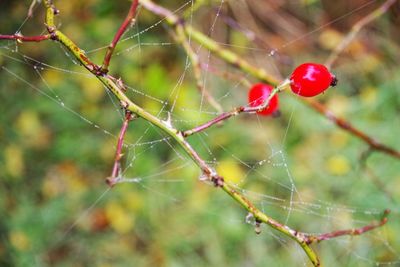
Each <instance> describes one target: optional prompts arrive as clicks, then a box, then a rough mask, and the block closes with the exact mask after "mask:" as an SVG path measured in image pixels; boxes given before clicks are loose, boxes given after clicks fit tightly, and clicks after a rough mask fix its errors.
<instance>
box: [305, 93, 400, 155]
mask: <svg viewBox="0 0 400 267" xmlns="http://www.w3.org/2000/svg"><path fill="white" fill-rule="evenodd" d="M304 101H305V102H306V103H308V104H309V106H310V107H311V108H313V109H314V110H315V111H317V112H318V113H319V114H321V115H322V116H324V117H326V118H328V119H329V120H330V121H332V122H333V123H335V124H336V125H337V126H338V127H340V128H342V129H343V130H345V131H347V132H350V133H351V134H352V135H353V136H356V137H358V138H360V139H361V140H363V141H364V142H365V143H367V144H368V145H369V146H370V147H371V149H372V151H374V150H375V151H380V152H384V153H386V154H388V155H390V156H392V157H395V158H399V159H400V152H399V151H397V150H395V149H393V148H391V147H389V146H386V145H384V144H382V143H380V142H378V141H377V140H375V139H373V138H372V137H370V136H368V135H367V134H365V133H364V132H363V131H361V130H359V129H357V128H355V127H354V126H353V125H351V124H350V122H348V121H346V120H345V119H343V118H340V117H337V116H335V115H334V114H333V113H332V112H331V111H329V110H328V109H327V108H326V107H325V106H324V105H322V104H321V103H319V102H317V101H313V100H311V99H306V100H304Z"/></svg>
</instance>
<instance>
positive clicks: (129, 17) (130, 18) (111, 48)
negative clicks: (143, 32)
mask: <svg viewBox="0 0 400 267" xmlns="http://www.w3.org/2000/svg"><path fill="white" fill-rule="evenodd" d="M138 3H139V0H133V1H132V4H131V7H130V8H129V11H128V14H127V15H126V18H125V20H124V21H123V22H122V24H121V27H119V29H118V31H117V33H116V34H115V36H114V39H113V40H112V42H111V44H110V45H109V46H108V49H107V53H106V55H105V57H104V61H103V66H102V67H101V70H102V72H103V73H107V72H108V66H109V65H110V60H111V57H112V54H113V52H114V49H115V47H116V46H117V43H118V41H119V39H120V38H121V36H122V35H123V34H124V32H125V31H126V29H127V28H128V26H129V25H130V24H131V23H132V22H133V21H134V18H133V17H134V16H135V13H136V9H137V6H138Z"/></svg>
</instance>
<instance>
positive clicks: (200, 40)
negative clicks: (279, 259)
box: [0, 0, 400, 266]
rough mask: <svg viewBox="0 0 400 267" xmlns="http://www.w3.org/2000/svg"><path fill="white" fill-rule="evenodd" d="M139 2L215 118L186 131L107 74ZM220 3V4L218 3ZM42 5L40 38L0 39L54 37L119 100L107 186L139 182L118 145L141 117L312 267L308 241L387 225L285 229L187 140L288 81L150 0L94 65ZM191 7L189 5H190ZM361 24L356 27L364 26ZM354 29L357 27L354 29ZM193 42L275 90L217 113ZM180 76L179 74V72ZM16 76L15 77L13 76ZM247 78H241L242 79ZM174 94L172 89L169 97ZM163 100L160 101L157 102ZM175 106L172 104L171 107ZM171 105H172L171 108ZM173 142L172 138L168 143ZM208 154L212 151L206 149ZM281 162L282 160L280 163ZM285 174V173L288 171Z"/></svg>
mask: <svg viewBox="0 0 400 267" xmlns="http://www.w3.org/2000/svg"><path fill="white" fill-rule="evenodd" d="M394 2H395V1H387V2H386V3H385V5H384V6H383V7H381V8H380V9H379V12H378V11H375V12H374V14H375V15H374V16H371V19H365V20H364V21H367V22H369V21H371V20H372V19H373V18H376V17H378V16H379V15H381V14H382V13H384V11H386V10H387V8H388V7H389V6H390V5H391V4H393V3H394ZM139 4H140V5H141V6H142V7H143V8H145V9H147V10H149V11H150V12H152V13H153V14H156V15H159V16H161V17H162V19H163V20H165V21H166V23H168V24H169V25H170V26H172V28H173V29H172V34H173V37H174V38H175V40H176V41H177V42H178V43H179V44H181V45H182V47H183V49H184V50H185V52H186V53H187V55H188V58H187V59H188V60H187V66H189V65H190V64H191V65H192V67H193V70H194V76H195V79H196V85H197V87H198V89H199V91H200V92H201V93H202V95H203V96H204V98H205V99H206V100H207V101H208V103H209V104H210V105H211V106H212V107H214V108H215V109H216V110H217V112H218V113H217V114H216V117H215V118H213V119H211V120H209V121H208V122H205V123H200V124H199V125H198V126H196V127H194V128H190V129H186V130H184V129H178V128H177V127H175V126H174V121H173V119H172V118H171V114H170V112H167V114H168V118H167V119H166V120H162V119H160V118H159V117H158V116H155V115H153V114H152V113H151V112H149V111H148V110H146V109H144V108H142V107H141V106H139V105H138V104H137V103H136V102H135V101H132V100H131V98H129V97H128V96H127V90H128V88H129V87H128V86H126V85H125V83H124V81H123V80H122V79H121V78H116V77H114V76H112V75H111V74H109V67H110V66H112V57H113V54H114V51H115V48H116V47H117V45H118V43H119V42H120V40H121V37H122V36H123V34H124V33H125V31H127V29H128V28H129V26H130V25H132V24H133V23H134V22H135V15H136V13H137V12H136V11H137V8H138V5H139ZM221 4H222V2H221ZM44 6H45V9H46V17H45V25H46V29H47V32H48V33H47V34H44V35H39V36H31V37H28V36H23V35H21V34H12V35H0V39H3V40H15V41H17V42H42V41H46V40H53V41H56V42H58V43H60V44H61V45H62V46H63V47H64V48H65V49H66V50H67V51H68V52H69V53H70V54H72V55H73V57H74V60H77V61H78V62H79V63H80V64H81V65H82V66H83V67H84V68H86V69H87V70H88V71H89V72H90V73H91V74H92V75H93V76H94V77H96V78H97V79H98V80H99V81H100V82H101V83H102V84H103V85H104V86H105V87H106V88H107V89H108V90H109V92H111V94H112V95H113V96H114V99H117V101H118V102H119V106H120V107H121V108H122V110H123V112H124V120H123V123H122V127H121V130H120V133H119V135H118V142H117V146H116V153H115V158H114V165H113V169H112V172H111V175H110V176H109V177H108V178H107V183H108V184H109V185H110V186H114V185H116V184H118V183H121V182H127V181H131V182H132V181H139V180H140V178H137V179H136V180H135V179H129V178H126V177H124V171H123V168H122V163H121V159H122V158H123V153H122V150H123V147H124V139H125V136H126V134H127V131H128V128H129V126H131V125H132V126H133V128H134V124H135V123H136V120H135V119H136V118H141V119H143V120H145V121H147V122H149V123H150V124H151V126H155V127H156V128H158V129H159V130H161V131H162V132H163V133H164V134H165V135H166V136H167V137H166V138H163V139H162V141H165V142H166V143H168V145H171V147H175V146H177V147H180V148H181V149H182V150H183V151H184V152H185V154H186V155H187V156H188V157H189V158H190V159H191V160H192V161H193V162H194V163H195V164H196V165H197V166H198V168H199V169H200V170H201V173H202V177H203V178H206V180H208V181H210V182H211V183H212V184H213V185H214V186H215V187H216V188H218V189H221V190H223V191H224V192H225V193H227V194H228V195H229V196H230V197H232V198H233V199H234V200H235V201H236V202H237V203H239V204H240V205H241V206H242V207H243V208H244V209H246V210H247V211H248V212H249V214H251V217H252V218H253V219H254V223H255V226H256V231H257V232H259V229H260V225H261V224H266V225H268V226H270V227H272V228H273V229H275V230H277V231H279V232H280V233H282V234H284V235H286V236H287V237H289V238H291V239H293V240H294V241H296V242H297V243H298V244H299V245H300V247H301V248H302V249H303V251H304V252H305V253H306V254H307V256H308V258H309V260H310V261H311V263H312V264H313V265H314V266H321V262H320V259H319V257H318V256H317V253H316V252H315V250H314V248H312V246H311V245H312V244H313V243H317V242H321V241H324V240H329V239H332V238H335V237H339V236H344V235H349V236H355V235H361V234H364V233H366V232H369V231H371V230H374V229H376V228H378V227H381V226H383V225H385V224H386V222H387V216H388V214H389V211H388V210H385V211H384V212H383V215H382V218H381V219H380V220H379V221H377V222H371V223H370V224H367V225H364V226H362V227H359V228H354V229H346V230H338V231H333V232H328V233H322V234H309V233H305V232H301V231H298V230H294V229H293V228H291V227H289V226H288V224H287V223H286V222H285V223H282V222H279V221H277V220H275V219H273V218H272V217H271V216H269V215H267V213H266V212H263V210H262V209H260V208H258V207H256V205H255V204H253V203H252V202H251V200H250V199H249V198H248V197H247V196H246V194H245V193H244V192H243V190H241V189H240V188H238V187H237V186H236V185H234V184H233V183H230V182H229V181H228V180H229V179H228V178H229V177H223V176H222V175H221V174H219V173H218V172H217V171H216V170H215V169H214V167H213V166H212V164H210V163H209V162H207V161H206V160H205V159H203V157H202V156H200V154H199V153H198V152H197V151H196V150H195V149H194V148H193V146H192V145H191V144H190V142H189V141H188V139H189V137H190V136H193V135H196V134H198V135H200V134H203V133H205V132H206V130H208V129H209V128H210V127H215V126H216V125H219V124H220V123H221V122H224V121H226V120H228V119H230V118H232V117H235V116H237V115H239V114H241V113H256V112H260V111H263V110H265V109H266V108H267V107H268V105H269V102H270V100H271V99H272V97H273V96H274V95H276V94H278V93H280V92H282V91H284V90H285V89H286V88H287V87H288V86H289V84H290V81H289V80H287V79H286V80H283V81H281V80H280V79H277V78H275V76H274V75H271V74H269V73H267V71H265V70H264V69H262V68H258V67H256V66H254V65H252V64H251V63H249V62H248V61H246V60H245V59H243V58H241V57H240V56H238V55H237V54H235V53H234V52H232V51H231V50H228V49H225V48H224V47H222V46H221V45H220V44H219V43H218V42H216V41H214V40H213V39H211V38H209V37H208V36H207V35H205V34H203V33H201V32H200V31H198V30H196V29H195V28H194V27H193V26H192V25H191V24H189V23H186V22H185V20H184V19H183V18H182V17H179V16H178V15H176V13H174V12H172V11H170V10H168V9H166V8H164V7H162V6H159V5H158V4H156V3H153V2H151V1H149V0H141V1H138V0H134V1H132V4H131V6H130V8H129V11H128V15H127V16H126V18H125V20H124V21H123V23H122V25H121V26H120V28H119V29H118V31H117V33H116V34H115V36H114V38H113V40H112V42H111V44H110V45H109V46H108V48H107V51H106V55H105V57H104V60H103V63H102V65H101V66H100V65H98V64H96V63H94V61H92V59H91V58H89V56H88V55H87V53H86V52H85V51H84V50H82V49H81V48H80V47H79V46H78V45H77V44H75V43H74V42H73V41H72V39H71V38H69V36H67V35H66V34H64V33H63V32H62V31H60V30H59V28H58V27H57V26H56V23H55V21H54V20H55V16H56V15H58V14H59V11H58V9H57V8H56V7H55V5H54V4H53V2H52V1H50V0H47V1H46V0H45V1H44ZM191 8H193V6H192V7H191ZM364 24H365V23H364V22H363V23H360V26H359V27H361V26H363V25H364ZM358 30H359V29H358V28H357V31H358ZM355 32H356V30H354V31H353V32H352V33H351V37H349V38H347V39H345V42H346V43H345V44H343V45H341V46H338V47H340V49H337V50H335V54H333V56H332V57H331V58H330V60H329V65H331V64H332V62H333V61H334V59H335V57H337V56H338V54H339V53H340V52H341V51H342V50H343V48H342V46H346V45H348V43H349V39H351V38H352V37H353V35H354V34H355ZM192 42H196V43H197V44H199V45H200V46H202V47H204V48H206V49H208V50H209V51H210V52H211V53H212V54H214V55H215V56H217V57H219V58H220V59H222V60H223V61H225V62H227V63H229V64H231V65H233V66H234V67H236V68H238V69H240V70H241V71H242V72H243V73H245V74H247V75H251V76H253V77H255V78H257V79H259V80H261V81H264V82H268V83H269V84H272V85H273V86H275V88H274V90H273V91H272V93H271V94H270V96H269V97H268V98H267V99H266V100H265V101H264V102H263V103H262V104H260V105H258V106H256V107H249V106H239V107H236V108H233V109H231V110H230V111H227V112H222V107H221V105H220V104H219V103H218V100H216V99H215V98H214V96H213V95H212V94H211V92H209V91H208V90H207V89H206V86H204V83H203V82H202V77H201V68H202V66H204V65H206V67H207V68H208V66H207V64H203V62H201V61H200V58H199V56H198V54H197V53H196V52H195V49H194V48H193V47H192ZM5 70H6V71H8V72H9V73H10V74H12V75H14V74H13V72H11V71H9V70H7V69H5ZM182 76H184V74H183V75H182ZM17 77H18V76H17ZM244 80H246V79H244ZM172 94H173V93H171V95H172ZM161 102H162V101H161ZM304 102H305V103H306V104H307V105H309V106H310V107H311V108H313V109H314V110H315V111H317V112H319V113H320V114H322V115H323V116H324V117H325V118H327V119H328V120H330V121H332V122H334V124H335V125H337V126H338V127H340V128H342V129H344V130H346V131H348V132H349V133H350V134H352V135H353V136H355V137H357V138H359V139H361V140H362V141H364V142H365V143H366V144H367V145H368V146H369V147H370V150H371V151H378V152H382V153H385V154H387V155H389V156H392V157H394V158H400V152H399V151H397V150H395V149H394V148H391V147H389V146H386V145H384V144H382V143H381V142H378V141H376V140H375V139H374V138H372V137H370V136H369V135H367V134H366V133H364V132H363V131H361V130H358V129H357V128H355V127H354V126H352V125H351V124H350V123H349V122H347V121H346V120H345V119H343V118H339V117H337V116H335V115H334V114H333V113H332V112H330V111H329V110H328V109H327V108H326V107H325V106H324V105H322V104H321V103H319V102H316V101H314V100H306V101H304ZM162 104H163V107H165V106H166V104H165V103H164V102H162ZM173 107H174V105H173ZM172 109H173V108H171V110H172ZM171 141H174V142H171ZM210 154H212V152H210ZM284 164H285V166H286V163H284ZM289 176H290V175H289ZM289 180H290V183H291V185H290V186H289V189H290V192H291V198H292V197H293V194H294V192H295V191H296V187H295V186H294V182H293V180H292V179H289ZM293 203H294V201H293V200H292V199H291V201H290V207H289V209H292V208H293V207H292V205H293Z"/></svg>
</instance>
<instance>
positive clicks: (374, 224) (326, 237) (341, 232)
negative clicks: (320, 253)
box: [306, 209, 390, 244]
mask: <svg viewBox="0 0 400 267" xmlns="http://www.w3.org/2000/svg"><path fill="white" fill-rule="evenodd" d="M389 214H390V210H388V209H387V210H385V211H384V212H383V216H382V219H381V220H380V221H379V222H372V223H371V224H368V225H366V226H363V227H360V228H355V229H347V230H339V231H334V232H330V233H325V234H320V235H316V236H313V235H309V236H307V237H306V239H307V243H308V244H311V243H314V242H321V241H324V240H329V239H332V238H335V237H339V236H344V235H350V236H355V235H362V234H363V233H366V232H369V231H372V230H374V229H376V228H378V227H381V226H383V225H385V224H386V223H387V221H388V218H387V217H388V215H389Z"/></svg>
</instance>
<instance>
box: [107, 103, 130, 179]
mask: <svg viewBox="0 0 400 267" xmlns="http://www.w3.org/2000/svg"><path fill="white" fill-rule="evenodd" d="M133 118H134V117H133V114H132V112H130V111H127V112H126V114H125V120H124V122H123V123H122V127H121V130H120V132H119V136H118V142H117V148H116V150H115V158H114V166H113V169H112V172H111V176H110V177H108V178H107V179H106V182H107V184H108V185H109V186H110V187H112V186H114V185H115V184H116V183H118V180H119V179H120V172H121V158H122V156H123V153H122V147H123V145H124V138H125V134H126V131H127V129H128V125H129V122H130V121H131V120H132V119H133Z"/></svg>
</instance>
